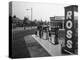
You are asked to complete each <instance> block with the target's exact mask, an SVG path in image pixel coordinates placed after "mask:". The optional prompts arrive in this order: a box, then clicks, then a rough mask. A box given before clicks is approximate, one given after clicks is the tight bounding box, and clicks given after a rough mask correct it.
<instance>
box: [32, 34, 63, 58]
mask: <svg viewBox="0 0 80 60" xmlns="http://www.w3.org/2000/svg"><path fill="white" fill-rule="evenodd" d="M32 37H33V38H34V39H35V40H36V41H37V42H38V43H39V44H40V45H41V46H42V47H43V48H44V49H45V50H46V51H47V52H48V53H49V54H50V55H51V56H62V53H61V43H62V42H61V41H59V44H58V45H53V44H52V43H51V42H49V41H48V40H44V39H40V38H39V37H38V36H36V35H32Z"/></svg>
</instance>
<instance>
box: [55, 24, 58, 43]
mask: <svg viewBox="0 0 80 60" xmlns="http://www.w3.org/2000/svg"><path fill="white" fill-rule="evenodd" d="M58 30H59V26H58V27H56V28H55V44H58Z"/></svg>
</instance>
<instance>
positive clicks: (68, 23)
mask: <svg viewBox="0 0 80 60" xmlns="http://www.w3.org/2000/svg"><path fill="white" fill-rule="evenodd" d="M75 7H77V6H75V5H72V6H67V7H65V22H64V28H65V47H64V51H66V52H68V53H70V54H74V53H75V44H76V43H75V41H76V40H75V39H74V38H75V35H74V34H75V29H74V11H75ZM76 9H77V8H76Z"/></svg>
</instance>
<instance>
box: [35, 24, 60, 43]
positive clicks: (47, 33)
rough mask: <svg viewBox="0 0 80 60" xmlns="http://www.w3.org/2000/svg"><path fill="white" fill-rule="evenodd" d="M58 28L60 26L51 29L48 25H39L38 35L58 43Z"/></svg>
mask: <svg viewBox="0 0 80 60" xmlns="http://www.w3.org/2000/svg"><path fill="white" fill-rule="evenodd" d="M58 29H59V28H58V27H57V28H51V29H50V28H49V26H47V25H44V26H43V25H42V26H41V25H40V26H38V27H37V31H36V35H37V36H39V37H40V38H42V39H44V40H48V41H49V42H51V43H52V44H58Z"/></svg>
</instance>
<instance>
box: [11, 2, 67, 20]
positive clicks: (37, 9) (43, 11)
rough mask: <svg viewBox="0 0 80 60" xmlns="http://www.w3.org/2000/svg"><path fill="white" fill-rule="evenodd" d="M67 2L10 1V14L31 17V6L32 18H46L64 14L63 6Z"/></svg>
mask: <svg viewBox="0 0 80 60" xmlns="http://www.w3.org/2000/svg"><path fill="white" fill-rule="evenodd" d="M65 6H68V4H55V3H39V2H38V3H37V2H12V16H13V15H16V16H17V17H19V18H20V19H23V18H24V17H29V19H31V10H28V11H27V10H26V9H31V8H32V20H34V19H37V20H41V19H42V20H43V21H45V20H47V21H49V20H50V18H49V17H54V16H64V7H65Z"/></svg>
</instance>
